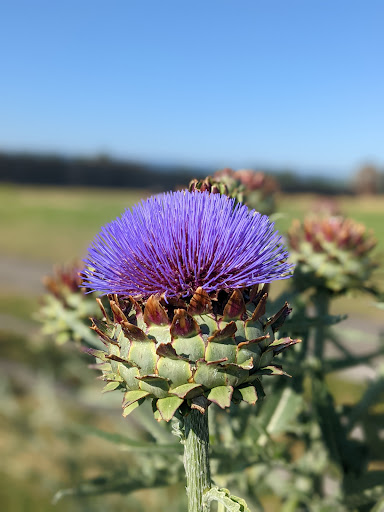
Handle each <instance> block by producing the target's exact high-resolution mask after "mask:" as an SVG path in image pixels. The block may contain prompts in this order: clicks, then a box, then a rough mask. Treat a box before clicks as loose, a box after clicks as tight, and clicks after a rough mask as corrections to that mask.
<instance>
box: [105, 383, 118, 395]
mask: <svg viewBox="0 0 384 512" xmlns="http://www.w3.org/2000/svg"><path fill="white" fill-rule="evenodd" d="M119 386H120V382H108V384H107V385H106V386H104V387H103V389H102V391H101V392H102V393H108V391H114V390H115V389H116V388H118V387H119Z"/></svg>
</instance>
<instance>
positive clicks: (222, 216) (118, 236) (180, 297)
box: [83, 191, 297, 421]
mask: <svg viewBox="0 0 384 512" xmlns="http://www.w3.org/2000/svg"><path fill="white" fill-rule="evenodd" d="M287 257H288V253H287V251H286V249H285V248H284V247H283V246H282V245H281V237H280V236H279V235H278V233H277V232H275V231H274V226H273V224H272V223H271V222H270V221H269V219H268V217H266V216H263V215H261V214H259V213H257V212H255V211H254V210H248V208H247V207H246V206H244V205H242V204H241V203H237V202H236V200H235V199H231V198H229V197H227V196H225V195H221V194H212V193H209V192H208V191H205V192H200V191H195V192H189V191H180V192H173V193H167V194H161V195H158V196H154V197H151V198H149V199H147V200H145V201H142V202H141V203H140V204H138V205H136V206H135V207H133V209H132V210H131V211H129V210H126V211H125V212H124V214H123V215H122V216H121V217H120V218H118V219H116V220H115V221H113V222H111V223H110V224H108V225H107V226H105V227H103V228H102V230H101V232H100V234H99V235H97V236H96V238H95V240H94V242H93V244H92V245H91V247H90V249H89V253H88V258H87V259H86V260H85V264H86V268H85V270H84V272H83V285H84V286H86V287H87V288H88V289H90V290H92V291H95V292H99V293H101V294H104V295H105V294H106V295H108V297H109V299H110V305H111V311H112V314H113V317H112V318H110V317H109V316H108V315H107V313H106V312H105V311H104V310H103V314H104V318H103V320H97V319H94V320H93V329H94V330H95V331H96V332H97V333H98V334H99V336H100V338H101V339H102V341H103V342H104V344H105V347H106V349H105V351H103V350H92V349H88V351H89V352H90V353H91V354H93V355H94V356H96V358H97V359H98V361H99V363H98V366H99V368H100V370H101V371H102V372H103V379H104V380H105V381H106V382H107V384H106V387H105V390H106V391H109V390H114V389H118V388H120V389H122V390H123V391H124V398H123V415H128V414H129V413H130V412H132V411H133V410H134V409H135V408H136V407H138V406H139V405H140V404H141V403H142V402H143V401H144V400H145V399H148V398H149V399H152V400H153V409H154V415H155V418H156V419H158V420H161V419H164V420H166V421H169V420H170V419H171V418H172V417H173V415H174V414H177V413H181V414H185V413H187V412H188V410H189V409H190V408H196V409H199V410H201V412H204V410H205V409H206V407H207V406H208V405H209V404H210V403H211V402H213V403H216V404H218V405H219V406H220V407H222V408H225V407H229V406H230V403H231V401H235V402H239V401H241V400H244V401H246V402H249V403H255V402H256V401H257V399H258V398H259V397H260V396H262V395H263V390H262V387H261V382H260V376H261V375H263V374H284V372H283V370H282V369H281V367H280V366H278V365H275V364H273V358H274V356H275V355H276V354H278V353H279V352H281V351H282V350H284V349H285V348H287V347H289V346H291V345H293V344H295V343H296V342H297V340H291V339H290V338H284V339H275V332H276V331H277V330H278V329H279V327H280V326H281V325H282V324H283V322H284V320H285V318H286V317H287V315H288V314H289V312H290V308H289V306H288V304H285V305H284V306H283V308H282V309H281V310H280V311H278V312H276V314H275V315H273V316H272V317H270V318H266V317H265V310H266V301H267V293H266V283H270V282H272V281H274V280H276V279H286V278H288V277H290V275H291V273H292V266H291V265H290V264H288V263H286V260H287ZM100 305H101V303H100ZM101 307H102V305H101Z"/></svg>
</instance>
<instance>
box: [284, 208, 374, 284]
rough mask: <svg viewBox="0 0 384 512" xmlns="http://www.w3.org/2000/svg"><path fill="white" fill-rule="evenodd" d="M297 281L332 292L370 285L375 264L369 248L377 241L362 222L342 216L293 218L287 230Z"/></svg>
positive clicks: (297, 282)
mask: <svg viewBox="0 0 384 512" xmlns="http://www.w3.org/2000/svg"><path fill="white" fill-rule="evenodd" d="M288 240H289V243H290V246H291V259H292V261H293V262H294V263H295V264H296V269H295V280H294V281H295V284H296V286H298V287H299V288H300V289H305V288H308V287H311V286H316V287H320V288H325V289H327V290H329V291H330V292H332V293H344V292H346V291H348V290H351V289H361V288H363V287H364V286H367V280H368V279H369V278H370V276H371V274H372V271H373V270H374V268H375V267H376V264H375V262H374V261H373V259H372V257H371V255H370V252H371V251H372V249H373V248H374V247H375V245H376V239H375V238H374V236H373V234H372V232H370V231H368V230H367V229H366V227H365V226H364V225H363V224H360V223H358V222H356V221H354V220H352V219H348V218H343V217H340V216H324V217H321V216H318V217H315V216H308V217H306V218H305V219H304V222H303V223H301V222H300V221H298V220H295V221H293V223H292V226H291V228H290V229H289V232H288Z"/></svg>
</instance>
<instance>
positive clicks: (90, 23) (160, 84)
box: [0, 0, 384, 175]
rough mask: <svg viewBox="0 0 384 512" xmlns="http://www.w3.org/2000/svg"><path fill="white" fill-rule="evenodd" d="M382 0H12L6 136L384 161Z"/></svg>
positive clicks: (64, 148)
mask: <svg viewBox="0 0 384 512" xmlns="http://www.w3.org/2000/svg"><path fill="white" fill-rule="evenodd" d="M383 19H384V2H383V1H382V0H377V1H374V0H361V1H355V0H279V1H277V0H276V1H274V0H263V1H262V0H244V1H242V0H232V1H230V0H193V1H191V0H189V1H187V0H174V1H169V0H161V1H160V0H151V1H150V0H109V1H105V0H104V1H98V0H93V1H88V0H65V1H64V0H55V1H52V0H45V1H42V0H33V1H31V0H24V1H21V0H3V1H2V2H1V3H0V55H1V58H0V59H1V60H0V62H1V68H0V69H1V78H0V149H2V150H4V149H11V150H29V151H40V150H47V151H50V152H52V151H57V152H60V153H69V154H82V155H86V154H94V153H100V152H104V153H109V154H111V155H114V156H117V157H119V158H121V157H122V158H135V159H139V160H144V161H153V162H159V163H182V164H189V165H195V164H197V165H209V166H211V165H214V166H217V167H221V166H233V167H235V168H239V167H244V166H248V165H253V166H254V165H259V166H267V167H269V168H279V167H282V166H283V167H289V168H293V169H298V170H299V171H301V172H308V173H321V172H324V173H325V174H330V173H332V174H336V175H337V174H340V175H343V174H344V175H345V174H348V173H350V172H352V171H354V170H355V169H356V168H357V167H358V166H359V165H360V164H361V163H363V162H366V161H370V162H373V163H375V164H377V165H379V166H381V167H383V166H384V99H383V95H384V62H383V61H384V30H383Z"/></svg>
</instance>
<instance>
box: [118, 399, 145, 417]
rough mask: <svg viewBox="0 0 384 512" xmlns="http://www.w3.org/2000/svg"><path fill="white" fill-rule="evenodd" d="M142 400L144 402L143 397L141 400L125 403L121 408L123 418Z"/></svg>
mask: <svg viewBox="0 0 384 512" xmlns="http://www.w3.org/2000/svg"><path fill="white" fill-rule="evenodd" d="M143 402H144V398H142V399H141V400H138V401H137V402H133V403H132V404H130V405H127V406H126V407H124V408H123V416H124V418H126V417H127V416H128V415H129V414H131V412H133V411H134V410H135V409H136V408H137V407H139V405H141V404H142V403H143Z"/></svg>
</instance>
